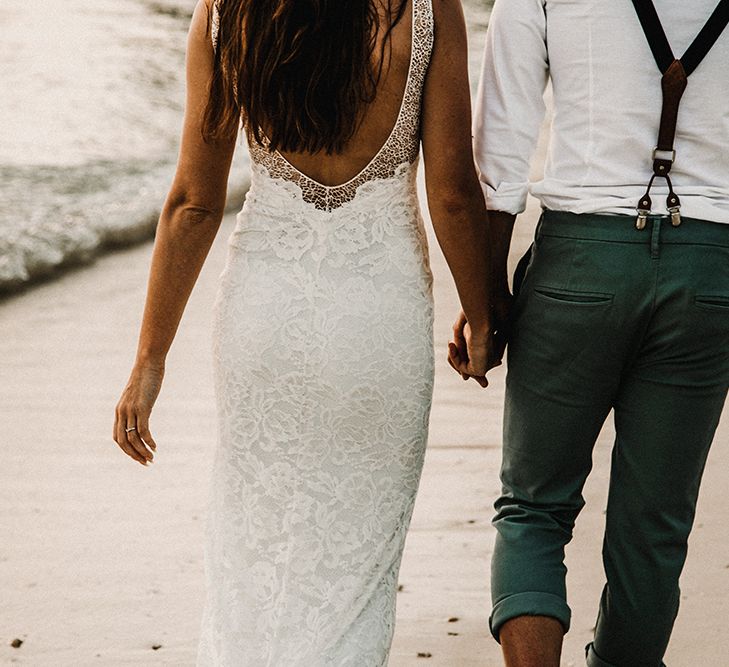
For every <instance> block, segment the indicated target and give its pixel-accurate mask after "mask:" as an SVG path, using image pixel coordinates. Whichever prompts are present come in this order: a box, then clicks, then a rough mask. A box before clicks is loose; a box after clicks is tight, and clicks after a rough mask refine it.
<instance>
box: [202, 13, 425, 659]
mask: <svg viewBox="0 0 729 667" xmlns="http://www.w3.org/2000/svg"><path fill="white" fill-rule="evenodd" d="M413 14H414V19H415V21H416V23H417V21H418V18H420V20H421V24H420V27H419V28H417V27H416V28H415V29H414V33H413V34H414V41H413V46H412V51H413V56H412V59H411V60H412V62H413V63H414V62H415V61H416V60H417V61H418V62H420V63H422V74H418V72H420V71H421V67H420V66H418V67H415V66H412V65H411V77H410V79H409V81H408V85H407V90H406V93H407V96H409V97H408V100H410V101H406V102H404V103H403V109H402V111H401V114H400V118H399V119H398V122H397V125H396V126H395V129H394V130H393V133H392V135H391V137H390V139H389V140H388V142H387V144H386V146H385V147H383V151H381V152H380V154H379V155H378V157H377V158H376V160H374V161H373V163H372V165H371V169H370V168H369V167H368V171H367V177H366V178H364V179H363V180H361V181H360V178H359V177H358V179H356V180H357V182H358V184H357V186H356V187H355V188H354V190H352V189H351V188H350V186H349V185H348V186H347V187H346V188H345V189H343V190H341V191H338V189H337V188H328V189H327V190H337V192H335V193H333V194H332V193H329V194H326V195H324V194H323V193H322V192H321V191H319V190H317V189H316V187H315V186H316V184H314V186H313V187H312V188H311V189H309V190H307V187H308V186H307V184H306V183H304V182H303V181H302V177H303V175H301V174H297V173H293V172H287V171H285V170H286V166H285V164H282V163H278V161H277V158H276V153H266V155H268V156H271V158H272V159H273V162H271V161H270V160H263V159H260V160H259V159H258V158H257V157H256V155H254V161H253V165H252V183H251V188H250V191H249V193H248V195H247V198H246V202H245V205H244V207H243V210H242V211H241V212H240V214H239V216H238V221H237V225H236V228H235V230H234V232H233V234H232V235H231V238H230V241H229V248H228V258H227V262H226V266H225V269H224V271H223V274H222V275H221V280H220V289H219V292H218V298H217V300H216V304H215V315H214V325H213V326H214V337H213V339H214V350H213V358H214V368H215V381H216V398H217V406H218V446H217V449H216V455H215V462H214V469H213V484H212V494H211V506H210V514H209V519H208V539H207V546H206V571H207V579H208V599H207V605H206V610H205V615H204V618H203V624H202V636H201V642H200V651H199V657H198V665H199V666H201V667H202V666H213V665H214V666H215V667H233V666H235V667H304V666H306V667H383V666H384V665H386V664H387V659H388V655H389V650H390V643H391V640H392V633H393V625H394V617H395V596H396V583H397V575H398V569H399V567H400V559H401V556H402V550H403V546H404V541H405V535H406V532H407V528H408V525H409V521H410V516H411V513H412V508H413V504H414V501H415V495H416V492H417V488H418V483H419V479H420V472H421V467H422V462H423V456H424V452H425V444H426V438H427V425H428V415H429V411H430V401H431V394H432V387H433V341H432V318H433V303H432V294H431V274H430V269H429V266H428V249H427V241H426V236H425V230H424V228H423V222H422V218H421V216H420V212H419V208H418V200H417V189H416V182H415V174H416V170H417V152H418V137H419V100H420V91H421V90H422V75H424V72H425V69H426V68H427V59H428V57H429V53H430V48H431V44H432V32H433V28H432V14H431V10H430V0H415V1H414V7H413ZM423 17H425V19H424V20H426V23H422V20H423ZM428 17H430V18H429V19H428ZM427 20H430V23H427ZM413 100H417V104H416V103H415V102H414V101H413ZM411 109H414V110H415V111H414V115H412V114H411V111H410V110H411ZM277 164H278V166H277ZM282 170H283V171H282ZM307 192H308V193H309V194H308V195H307ZM322 196H324V199H321V197H322Z"/></svg>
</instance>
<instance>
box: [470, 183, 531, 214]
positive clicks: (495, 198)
mask: <svg viewBox="0 0 729 667" xmlns="http://www.w3.org/2000/svg"><path fill="white" fill-rule="evenodd" d="M481 189H482V190H483V194H484V197H485V198H486V208H487V209H488V210H489V211H503V212H504V213H510V214H511V215H519V214H520V213H523V212H524V210H525V209H526V205H527V196H528V194H529V184H528V183H499V185H498V187H496V188H494V187H493V186H491V185H489V184H488V183H484V182H483V181H481Z"/></svg>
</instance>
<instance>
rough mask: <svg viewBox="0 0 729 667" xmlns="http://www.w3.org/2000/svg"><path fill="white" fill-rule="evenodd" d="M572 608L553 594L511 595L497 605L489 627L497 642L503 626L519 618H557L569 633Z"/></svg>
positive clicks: (492, 613)
mask: <svg viewBox="0 0 729 667" xmlns="http://www.w3.org/2000/svg"><path fill="white" fill-rule="evenodd" d="M571 614H572V613H571V611H570V608H569V607H568V606H567V603H566V602H565V601H564V600H563V599H562V598H561V597H559V596H558V595H553V594H552V593H538V592H530V593H516V594H515V595H509V596H508V597H506V598H504V599H503V600H501V601H500V602H498V603H497V604H496V605H494V610H493V612H491V618H490V619H489V627H490V628H491V634H492V635H493V636H494V639H495V640H496V641H499V631H500V630H501V626H502V625H503V624H504V623H506V621H510V620H511V619H512V618H517V617H519V616H549V617H551V618H556V619H557V620H558V621H559V622H560V623H561V624H562V626H563V627H564V631H565V632H567V631H568V630H569V629H570V617H571Z"/></svg>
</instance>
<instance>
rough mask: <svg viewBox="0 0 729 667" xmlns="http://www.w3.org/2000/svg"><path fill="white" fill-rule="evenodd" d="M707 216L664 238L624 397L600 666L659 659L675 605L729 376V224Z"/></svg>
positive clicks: (635, 665) (651, 663) (654, 664)
mask: <svg viewBox="0 0 729 667" xmlns="http://www.w3.org/2000/svg"><path fill="white" fill-rule="evenodd" d="M706 224H708V223H704V225H701V224H696V225H691V224H686V225H684V226H682V227H679V228H678V229H676V230H672V229H667V230H665V231H666V234H665V236H666V237H668V240H671V237H673V238H674V239H675V240H679V239H680V240H681V241H682V242H681V243H670V242H669V243H666V244H665V245H663V246H662V248H661V252H660V263H659V266H658V270H659V274H658V277H659V279H658V283H657V284H658V289H657V290H656V308H655V312H654V315H653V317H652V319H651V325H650V327H649V328H648V330H647V331H646V335H645V337H644V343H643V345H642V346H641V350H640V351H639V355H638V357H637V359H636V360H635V363H634V365H633V367H632V369H631V370H630V371H629V372H628V373H626V378H625V381H624V383H623V386H622V387H621V389H620V392H619V394H618V397H617V400H616V404H615V426H616V433H617V438H616V443H615V448H614V450H613V465H612V471H611V479H610V496H609V500H608V512H607V527H606V536H605V543H604V549H603V553H604V562H605V571H606V575H607V585H606V587H605V590H604V592H603V596H602V601H601V606H600V615H599V619H598V622H597V629H596V635H595V641H594V644H593V646H592V647H591V649H590V656H589V660H588V664H589V665H594V666H595V667H598V666H599V667H603V666H605V665H608V666H610V665H615V666H618V667H623V666H627V665H630V666H631V667H658V666H659V665H661V664H662V663H661V660H662V658H663V655H664V653H665V651H666V647H667V645H668V641H669V638H670V635H671V630H672V628H673V623H674V620H675V618H676V614H677V611H678V606H679V598H680V593H679V587H678V579H679V575H680V573H681V569H682V567H683V565H684V561H685V559H686V551H687V540H688V537H689V533H690V531H691V527H692V524H693V520H694V513H695V508H696V500H697V496H698V492H699V484H700V481H701V475H702V472H703V469H704V464H705V461H706V456H707V454H708V451H709V447H710V445H711V441H712V439H713V437H714V433H715V431H716V427H717V424H718V422H719V418H720V416H721V413H722V408H723V405H724V401H725V398H726V393H727V386H728V385H729V228H728V229H726V230H725V234H724V236H723V238H724V239H725V245H724V246H723V247H722V245H721V244H720V240H721V237H720V236H719V234H718V233H717V232H720V230H721V228H720V227H719V226H717V227H716V228H714V227H711V226H709V227H707V226H706ZM707 232H714V233H712V234H709V235H708V236H707V234H706V233H707ZM669 235H670V236H669ZM717 237H719V238H717ZM710 294H714V295H716V296H714V297H709V296H706V295H710Z"/></svg>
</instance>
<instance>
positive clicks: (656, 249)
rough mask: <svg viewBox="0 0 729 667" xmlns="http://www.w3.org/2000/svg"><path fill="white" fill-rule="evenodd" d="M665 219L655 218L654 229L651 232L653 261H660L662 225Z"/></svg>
mask: <svg viewBox="0 0 729 667" xmlns="http://www.w3.org/2000/svg"><path fill="white" fill-rule="evenodd" d="M662 222H663V218H659V217H655V218H653V229H652V230H651V259H658V257H659V256H660V254H661V223H662Z"/></svg>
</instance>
